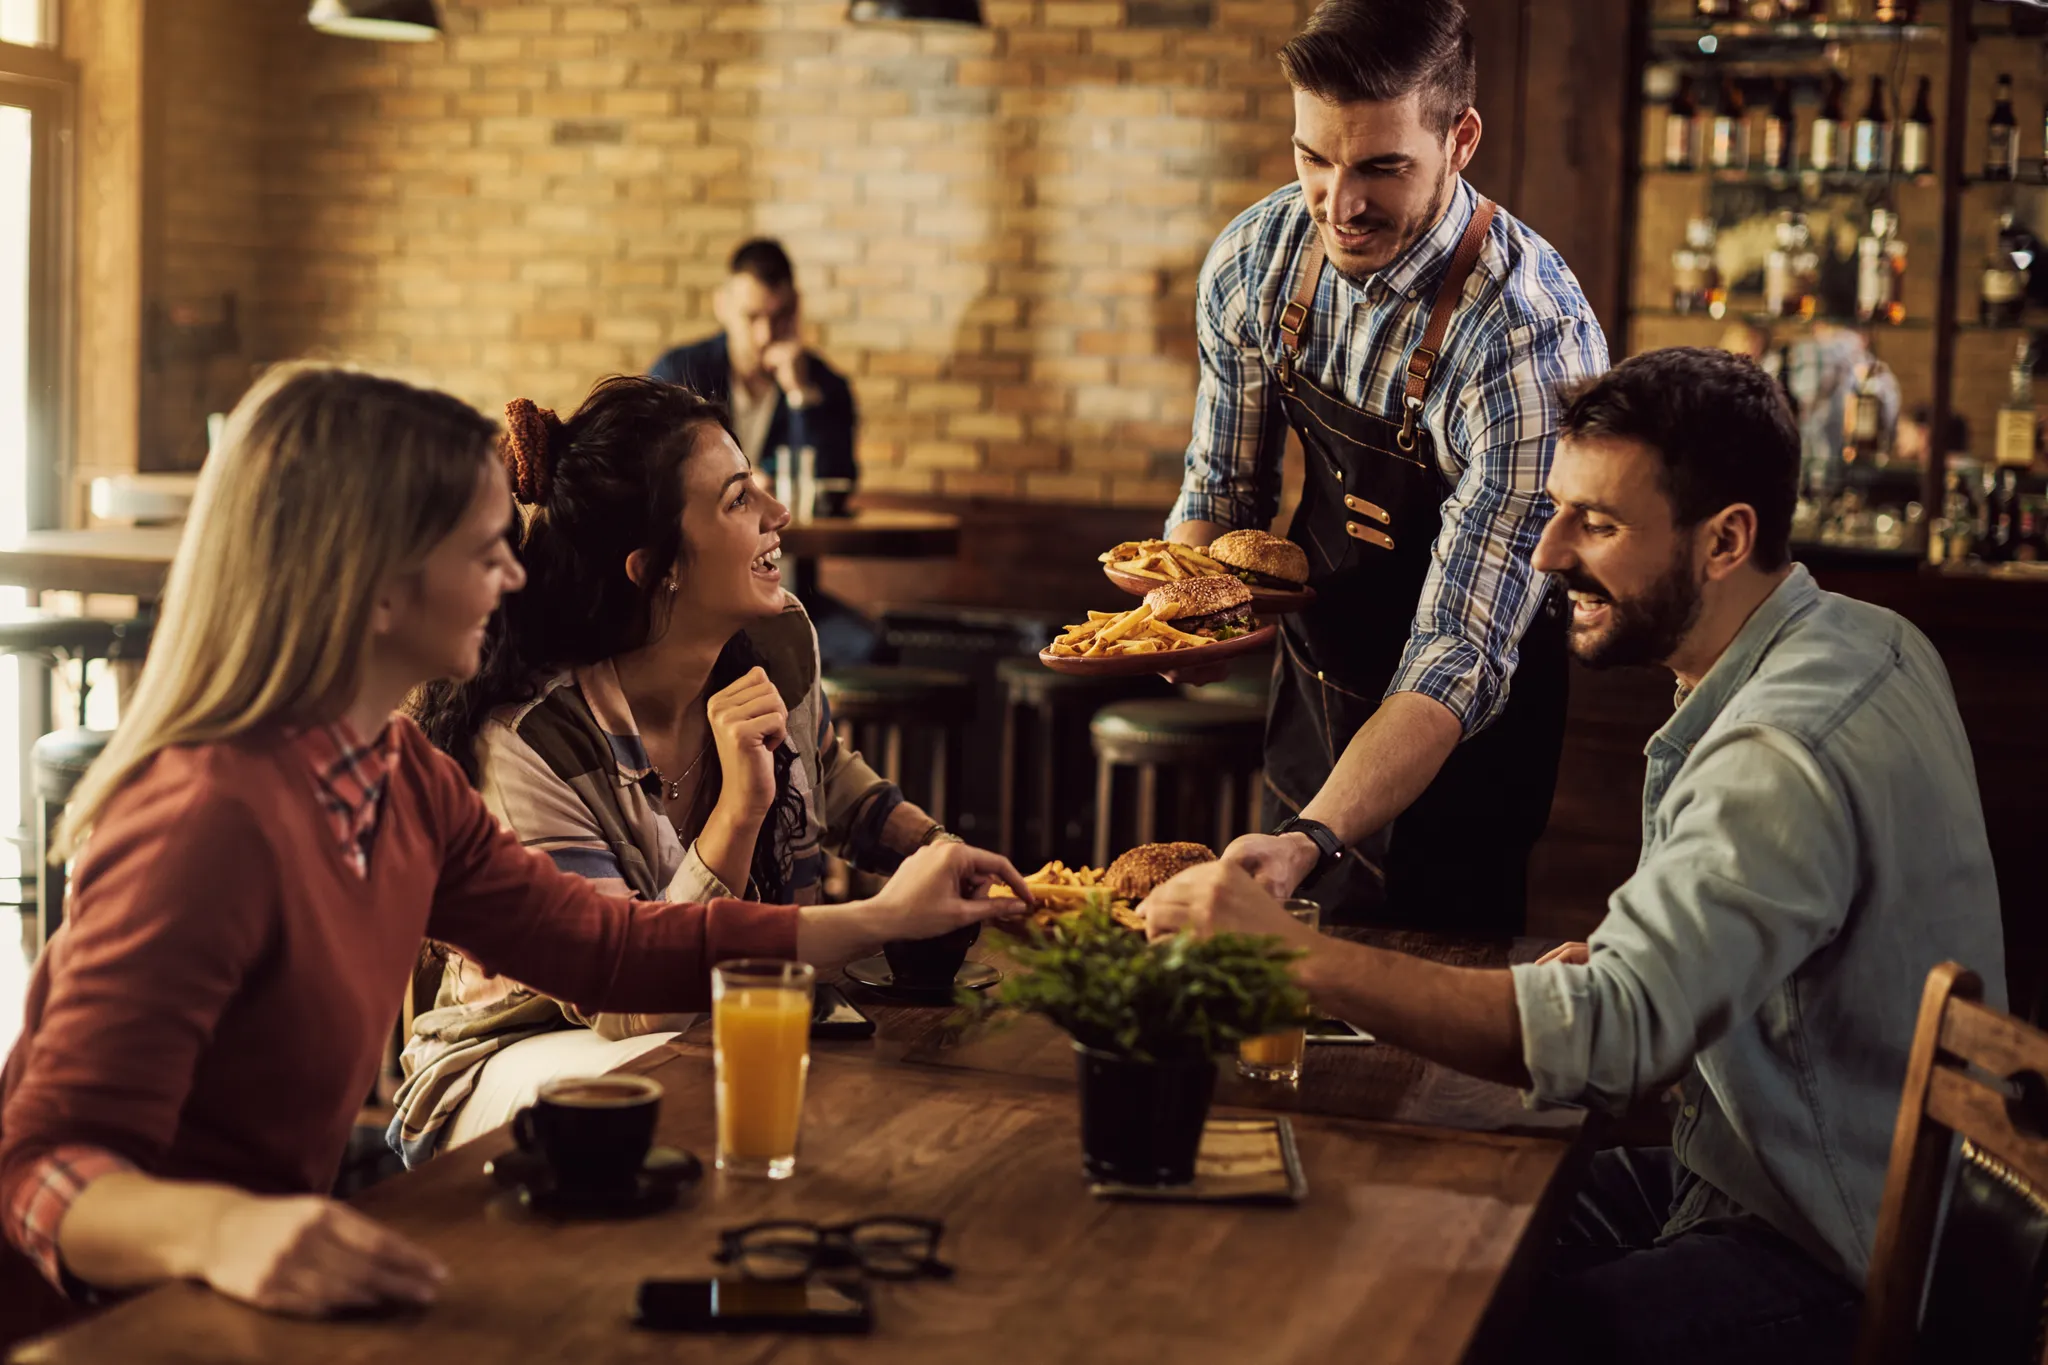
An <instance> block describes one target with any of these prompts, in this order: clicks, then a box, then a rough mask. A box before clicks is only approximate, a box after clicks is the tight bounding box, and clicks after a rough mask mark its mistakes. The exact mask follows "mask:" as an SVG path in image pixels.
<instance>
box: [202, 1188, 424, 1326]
mask: <svg viewBox="0 0 2048 1365" xmlns="http://www.w3.org/2000/svg"><path fill="white" fill-rule="evenodd" d="M201 1278H202V1279H204V1280H205V1281H206V1282H207V1283H208V1284H210V1285H212V1286H213V1287H214V1288H215V1289H216V1290H218V1291H220V1292H221V1293H222V1294H225V1295H227V1296H228V1297H229V1298H231V1299H240V1300H241V1301H242V1302H244V1303H247V1304H253V1305H254V1306H255V1307H257V1308H261V1309H265V1310H266V1311H269V1312H272V1313H289V1314H292V1315H294V1316H298V1317H320V1316H323V1315H325V1314H329V1313H334V1312H338V1311H341V1310H344V1309H350V1308H370V1307H375V1306H377V1305H380V1304H391V1303H396V1304H414V1305H421V1304H429V1303H432V1302H433V1301H434V1298H435V1296H436V1295H437V1294H438V1293H439V1292H440V1288H441V1283H442V1281H444V1280H446V1279H447V1278H448V1271H447V1269H446V1268H445V1267H444V1266H443V1265H442V1264H441V1262H440V1261H439V1260H437V1259H436V1258H435V1257H434V1256H433V1255H432V1254H430V1253H429V1252H427V1251H426V1250H424V1249H423V1248H421V1247H418V1246H415V1245H414V1244H413V1243H411V1242H409V1241H407V1240H406V1239H405V1238H403V1237H401V1236H399V1235H398V1234H397V1233H395V1232H393V1231H391V1230H390V1229H389V1228H386V1227H383V1226H382V1225H380V1224H378V1223H375V1222H372V1221H371V1220H370V1219H368V1218H365V1217H364V1216H363V1215H362V1214H360V1213H357V1212H356V1211H355V1210H354V1209H352V1208H350V1207H349V1206H348V1205H346V1204H339V1203H336V1202H335V1201H334V1200H332V1199H323V1198H321V1197H320V1196H318V1195H295V1196H286V1197H275V1196H264V1195H251V1194H242V1193H240V1192H236V1193H235V1195H234V1196H232V1197H231V1198H229V1199H228V1201H227V1202H226V1204H225V1206H224V1207H223V1208H222V1210H221V1213H220V1216H219V1218H218V1220H217V1221H216V1222H215V1224H214V1228H213V1236H212V1238H211V1241H210V1250H209V1252H208V1254H207V1256H206V1260H205V1264H204V1265H203V1266H202V1268H201Z"/></svg>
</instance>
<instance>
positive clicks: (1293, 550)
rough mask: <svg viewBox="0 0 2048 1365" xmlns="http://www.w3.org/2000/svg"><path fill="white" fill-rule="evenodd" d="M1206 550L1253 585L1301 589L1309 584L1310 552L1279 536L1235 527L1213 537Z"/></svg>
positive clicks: (1273, 588) (1288, 589)
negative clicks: (1236, 529) (1240, 529)
mask: <svg viewBox="0 0 2048 1365" xmlns="http://www.w3.org/2000/svg"><path fill="white" fill-rule="evenodd" d="M1207 553H1208V555H1209V557H1210V558H1211V559H1213V560H1215V561H1216V562H1217V563H1219V564H1223V565H1227V566H1228V567H1229V569H1230V571H1231V573H1233V574H1235V575H1236V576H1237V577H1238V578H1239V579H1240V580H1242V581H1243V582H1245V583H1248V584H1250V585H1251V586H1252V587H1254V588H1268V589H1271V590H1273V591H1275V592H1300V591H1301V590H1302V589H1303V588H1305V587H1307V586H1308V554H1307V552H1305V551H1304V550H1303V549H1302V548H1301V547H1300V546H1299V545H1296V544H1295V543H1294V542H1293V541H1291V540H1287V539H1284V538H1282V537H1280V536H1276V535H1269V534H1267V533H1266V532H1264V531H1232V532H1230V533H1229V534H1228V535H1221V536H1218V537H1216V539H1214V540H1212V541H1210V542H1209V545H1208V549H1207Z"/></svg>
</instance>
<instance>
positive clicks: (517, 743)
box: [391, 377, 951, 1163]
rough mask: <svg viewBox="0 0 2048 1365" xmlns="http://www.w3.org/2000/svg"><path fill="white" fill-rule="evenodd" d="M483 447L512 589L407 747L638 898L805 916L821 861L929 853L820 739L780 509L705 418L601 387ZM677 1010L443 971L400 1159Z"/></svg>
mask: <svg viewBox="0 0 2048 1365" xmlns="http://www.w3.org/2000/svg"><path fill="white" fill-rule="evenodd" d="M506 424H507V430H506V438H505V445H504V454H505V458H506V462H507V464H508V466H509V467H510V469H511V473H512V476H513V480H514V486H515V488H516V489H517V494H518V498H519V502H520V504H521V506H522V507H523V508H524V509H525V519H524V520H525V525H524V533H523V538H522V542H521V546H520V553H521V557H522V559H523V560H524V562H525V566H526V571H527V586H526V590H525V591H524V592H523V593H522V594H521V595H519V596H518V597H516V598H511V599H508V600H507V602H506V605H505V610H504V612H503V615H502V618H501V620H500V621H498V622H497V623H496V624H494V626H493V628H492V629H493V636H492V644H491V649H490V654H489V659H488V662H487V663H486V664H485V666H484V669H483V671H482V673H481V674H480V675H479V676H478V677H477V678H476V679H475V680H474V681H472V682H470V683H468V684H465V685H463V686H461V687H459V688H443V689H438V690H437V691H436V692H434V693H433V694H430V695H428V696H426V697H424V698H422V699H421V702H420V705H419V707H418V710H419V713H420V717H421V720H422V722H423V724H424V725H425V728H426V730H427V732H428V734H429V736H430V737H432V738H433V740H434V741H435V742H436V743H437V744H439V745H441V746H442V747H443V748H444V749H446V750H447V751H448V752H449V753H450V754H452V755H454V756H455V758H456V759H457V760H458V761H459V762H461V763H462V764H463V766H464V767H465V769H466V770H468V771H469V773H470V776H471V778H472V780H473V781H475V782H476V784H477V787H478V789H479V791H480V792H481V793H482V795H483V797H484V801H485V804H486V805H488V806H489V807H490V809H491V810H492V812H493V813H494V814H495V815H496V816H497V817H498V819H499V820H500V821H501V822H503V823H504V824H505V825H506V826H507V827H508V828H510V829H511V830H512V831H513V832H514V833H516V834H517V835H518V836H519V837H520V839H521V840H522V841H523V842H525V843H526V844H527V845H528V846H529V847H532V848H538V849H541V850H543V851H545V852H546V853H548V854H549V855H550V856H551V857H552V858H553V859H554V860H555V863H556V865H557V866H558V867H561V868H562V869H564V870H565V871H570V872H575V873H579V874H581V875H583V876H585V877H589V878H591V879H593V880H595V881H597V882H598V883H599V884H600V885H601V886H603V887H604V888H606V889H608V890H612V891H618V892H628V891H630V892H632V893H634V894H637V895H639V896H641V897H644V898H647V899H655V900H663V899H666V900H688V901H698V900H709V899H711V898H713V897H716V896H726V895H731V896H753V897H758V898H762V899H766V900H770V901H776V902H797V903H810V902H814V901H815V900H816V899H817V896H818V883H819V880H820V876H821V874H822V872H823V868H824V854H825V852H826V851H827V850H829V851H831V852H833V853H836V854H839V855H841V856H843V857H845V858H847V859H848V860H849V861H850V862H852V863H853V865H854V866H856V867H858V868H862V869H864V870H868V871H874V872H887V871H889V870H891V869H893V868H894V867H895V865H896V864H897V863H898V862H899V861H900V860H901V859H902V857H903V856H904V855H905V854H907V853H909V852H911V851H913V850H915V849H916V848H918V847H919V846H921V845H923V844H926V843H931V842H934V841H936V840H940V839H946V838H950V837H951V836H950V835H947V834H946V833H945V831H944V830H942V829H941V828H940V827H939V825H938V823H937V822H936V821H934V820H933V819H931V818H930V817H929V816H928V815H926V814H925V813H924V812H923V811H921V810H919V809H918V808H917V807H916V806H913V805H911V804H909V803H908V802H906V801H904V799H903V794H902V793H901V792H900V791H899V790H897V788H896V787H895V786H894V785H893V784H891V783H889V782H886V781H884V780H883V779H882V778H880V777H878V776H877V775H876V774H875V773H874V772H873V770H872V769H870V768H869V767H868V766H867V765H866V764H865V763H863V762H862V761H861V759H860V756H859V755H858V754H856V753H854V752H852V751H851V750H850V749H847V748H844V747H842V746H841V745H840V744H839V742H838V740H837V738H836V736H835V735H834V733H833V730H832V726H831V723H830V717H829V715H828V713H827V708H826V704H825V700H824V695H823V693H822V691H821V690H820V688H819V686H818V650H817V640H816V636H815V634H814V633H813V631H812V629H811V624H810V621H809V619H808V618H807V617H806V616H805V615H804V613H803V609H802V608H801V607H799V606H798V605H797V604H796V601H795V599H794V598H792V597H790V596H789V595H788V594H786V593H785V592H784V591H783V589H782V581H781V574H780V571H779V570H778V568H777V567H776V560H777V559H778V558H779V556H780V550H779V548H778V545H779V536H778V533H779V532H780V530H781V529H782V527H783V526H784V525H786V524H787V522H788V520H789V515H788V512H787V510H786V509H785V508H784V507H783V506H782V505H781V504H780V503H778V502H776V501H775V500H774V498H772V497H770V496H769V495H768V493H767V492H766V491H765V490H764V489H763V488H762V487H761V485H760V483H759V481H758V480H757V479H756V478H755V477H754V475H753V470H752V469H751V468H750V467H749V465H748V463H747V460H746V457H745V456H744V455H743V454H741V452H740V449H739V447H738V445H737V444H736V443H735V442H734V441H733V438H732V436H731V435H730V433H729V432H728V431H727V429H726V426H725V414H724V410H723V409H722V408H721V407H720V406H719V405H717V404H715V403H712V402H709V401H707V400H705V399H703V398H700V397H698V396H697V395H696V394H694V393H693V392H691V391H690V390H688V389H685V388H682V387H679V386H676V385H672V384H667V383H664V382H661V381H659V380H652V379H641V378H623V377H621V378H613V379H607V380H605V381H604V382H602V383H600V384H599V385H598V386H597V387H596V389H594V390H593V391H592V393H591V394H590V396H589V398H588V399H586V400H585V402H584V404H583V406H582V407H581V408H580V409H578V410H577V412H576V413H575V415H574V416H572V417H571V418H570V419H569V420H568V421H567V422H566V423H563V422H560V421H558V420H557V419H556V418H555V416H554V414H552V413H549V412H545V411H542V410H541V409H538V408H536V407H535V406H534V405H533V404H532V403H530V402H527V401H526V400H524V399H521V400H519V401H516V402H514V403H513V404H512V405H511V406H510V407H509V408H508V409H507V410H506ZM695 1018H696V1016H693V1015H680V1016H678V1015H640V1014H627V1015H615V1014H598V1015H594V1016H593V1015H587V1014H585V1013H583V1012H581V1011H579V1010H578V1009H576V1007H575V1006H573V1005H570V1004H567V1003H565V1002H561V1001H557V1000H553V999H550V998H548V997H547V996H544V995H540V994H538V993H536V992H534V991H532V990H530V989H528V988H527V987H525V986H523V985H521V984H519V983H517V982H514V981H510V980H507V979H505V978H502V977H491V976H488V975H486V974H485V973H484V972H483V971H482V969H481V968H479V967H478V966H477V964H475V963H473V962H471V961H469V960H467V959H466V958H463V957H461V956H451V957H450V958H449V959H448V960H447V962H446V965H445V967H444V969H443V972H442V977H441V984H440V988H439V992H438V994H437V997H436V1000H435V1007H434V1008H433V1010H431V1011H429V1012H427V1013H424V1014H422V1015H421V1016H420V1017H419V1019H418V1021H417V1022H416V1025H415V1029H414V1035H413V1037H412V1039H411V1040H410V1042H409V1044H408V1046H407V1048H406V1052H405V1074H406V1081H405V1085H404V1087H403V1088H402V1089H401V1090H400V1092H399V1097H398V1113H397V1116H396V1117H395V1118H394V1119H393V1121H392V1130H391V1139H392V1143H393V1145H394V1146H395V1147H397V1148H398V1150H399V1151H400V1152H401V1153H402V1154H403V1155H404V1156H405V1158H406V1160H407V1161H408V1162H409V1163H416V1162H418V1161H421V1160H424V1159H425V1158H426V1157H428V1156H431V1155H432V1154H433V1153H434V1152H435V1151H437V1150H439V1149H440V1148H441V1147H443V1146H446V1145H450V1144H453V1143H458V1142H463V1141H467V1140H468V1139H469V1138H471V1137H474V1136H476V1135H478V1134H480V1133H484V1132H487V1131H489V1130H490V1129H491V1128H493V1127H496V1126H497V1125H498V1124H500V1123H503V1122H504V1121H505V1119H506V1118H507V1116H508V1115H509V1114H510V1112H511V1111H512V1110H513V1109H515V1108H517V1107H518V1106H519V1105H521V1104H524V1103H526V1102H527V1101H528V1100H529V1099H530V1097H531V1095H532V1093H533V1090H534V1088H535V1087H536V1086H538V1085H539V1084H540V1083H541V1082H542V1081H544V1080H547V1079H548V1078H550V1077H552V1076H557V1075H569V1074H591V1073H595V1072H599V1071H603V1070H607V1069H610V1068H612V1067H615V1066H618V1065H621V1064H622V1063H624V1062H625V1061H627V1060H629V1059H630V1058H631V1057H633V1056H635V1055H637V1054H638V1053H641V1052H644V1051H647V1050H648V1049H649V1048H652V1047H654V1046H657V1045H659V1044H660V1043H661V1042H663V1041H665V1040H667V1039H668V1038H670V1037H673V1036H674V1033H675V1032H676V1031H677V1030H680V1029H683V1028H687V1027H688V1026H689V1025H690V1024H691V1023H692V1022H694V1021H695Z"/></svg>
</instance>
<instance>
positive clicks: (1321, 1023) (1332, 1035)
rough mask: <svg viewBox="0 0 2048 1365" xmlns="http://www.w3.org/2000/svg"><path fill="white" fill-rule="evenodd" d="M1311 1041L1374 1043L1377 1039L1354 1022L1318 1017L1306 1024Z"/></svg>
mask: <svg viewBox="0 0 2048 1365" xmlns="http://www.w3.org/2000/svg"><path fill="white" fill-rule="evenodd" d="M1308 1040H1309V1041H1310V1042H1311V1043H1376V1042H1378V1041H1379V1040H1378V1039H1377V1038H1375V1037H1373V1036H1372V1035H1371V1034H1370V1033H1367V1032H1366V1031H1365V1030H1364V1029H1362V1028H1360V1027H1358V1025H1356V1024H1347V1023H1345V1022H1344V1021H1343V1020H1342V1019H1318V1020H1316V1021H1315V1022H1314V1023H1312V1024H1310V1025H1309V1026H1308Z"/></svg>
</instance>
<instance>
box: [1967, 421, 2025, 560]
mask: <svg viewBox="0 0 2048 1365" xmlns="http://www.w3.org/2000/svg"><path fill="white" fill-rule="evenodd" d="M2004 415H2005V414H2004V412H2003V411H2002V410H2001V411H2000V413H1999V416H2000V417H2003V416H2004ZM2019 548H2020V469H2019V466H2017V465H2009V464H2001V465H1999V466H1998V472H1997V473H1995V474H1994V475H1992V479H1991V492H1990V493H1989V494H1987V495H1986V497H1985V499H1984V536H1983V538H1982V539H1981V540H1979V541H1978V542H1977V557H1978V558H1980V559H1983V560H1985V561H1986V562H1988V563H1992V564H2003V563H2005V562H2006V561H2008V560H2012V559H2017V558H2018V557H2019Z"/></svg>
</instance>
